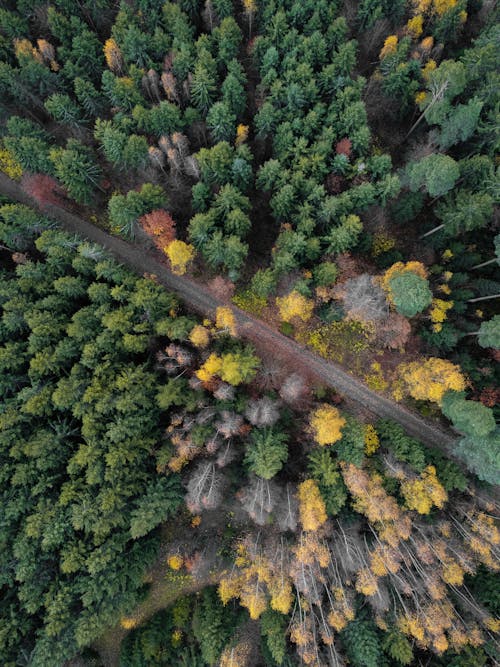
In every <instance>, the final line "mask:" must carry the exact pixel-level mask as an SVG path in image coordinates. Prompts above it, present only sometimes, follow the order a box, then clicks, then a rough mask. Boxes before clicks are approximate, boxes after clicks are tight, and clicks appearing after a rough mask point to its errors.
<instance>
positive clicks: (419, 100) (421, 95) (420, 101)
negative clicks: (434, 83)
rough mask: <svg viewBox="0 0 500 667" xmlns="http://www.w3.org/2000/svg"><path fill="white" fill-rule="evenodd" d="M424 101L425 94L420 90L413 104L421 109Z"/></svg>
mask: <svg viewBox="0 0 500 667" xmlns="http://www.w3.org/2000/svg"><path fill="white" fill-rule="evenodd" d="M426 99H427V93H426V92H425V90H420V91H419V92H418V93H417V94H416V95H415V104H416V105H417V106H419V107H422V105H423V104H425V101H426Z"/></svg>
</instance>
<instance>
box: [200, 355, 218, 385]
mask: <svg viewBox="0 0 500 667" xmlns="http://www.w3.org/2000/svg"><path fill="white" fill-rule="evenodd" d="M221 370H222V358H221V357H219V356H218V355H217V354H215V352H212V354H211V355H210V356H209V357H208V359H207V360H206V361H205V363H204V364H203V365H202V366H201V367H200V368H199V369H198V370H197V371H196V373H195V375H196V377H197V378H198V379H199V380H201V381H202V382H209V381H210V380H211V379H212V378H213V376H214V375H218V374H219V373H220V372H221Z"/></svg>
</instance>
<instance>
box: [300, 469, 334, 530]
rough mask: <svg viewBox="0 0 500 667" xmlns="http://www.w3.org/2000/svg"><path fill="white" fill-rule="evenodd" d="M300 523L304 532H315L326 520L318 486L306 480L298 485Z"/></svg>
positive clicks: (310, 480)
mask: <svg viewBox="0 0 500 667" xmlns="http://www.w3.org/2000/svg"><path fill="white" fill-rule="evenodd" d="M298 498H299V512H300V522H301V524H302V527H303V529H304V530H317V529H318V528H319V527H320V526H322V525H323V524H324V523H325V521H326V520H327V514H326V508H325V503H324V500H323V498H322V497H321V493H320V491H319V488H318V485H317V484H316V482H315V481H314V480H312V479H306V481H305V482H302V484H300V485H299V489H298Z"/></svg>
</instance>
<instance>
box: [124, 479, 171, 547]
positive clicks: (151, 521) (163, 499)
mask: <svg viewBox="0 0 500 667" xmlns="http://www.w3.org/2000/svg"><path fill="white" fill-rule="evenodd" d="M180 502H181V486H180V484H179V481H178V479H177V478H175V477H161V478H160V479H157V480H155V482H154V483H153V484H151V485H150V486H149V487H148V488H147V489H146V491H145V493H144V494H143V495H142V496H141V497H140V499H139V500H138V501H137V503H136V506H135V508H134V509H133V510H132V512H131V516H130V534H131V536H132V538H133V539H134V540H136V539H138V538H139V537H144V535H147V534H148V533H149V532H151V530H153V528H156V526H158V525H159V524H160V523H163V522H164V521H166V519H167V518H168V517H169V516H171V515H172V514H174V513H175V511H176V510H177V508H178V507H179V505H180Z"/></svg>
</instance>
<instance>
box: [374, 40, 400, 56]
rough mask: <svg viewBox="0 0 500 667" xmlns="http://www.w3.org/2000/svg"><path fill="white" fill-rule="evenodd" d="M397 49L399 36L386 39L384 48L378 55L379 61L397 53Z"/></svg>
mask: <svg viewBox="0 0 500 667" xmlns="http://www.w3.org/2000/svg"><path fill="white" fill-rule="evenodd" d="M397 47H398V38H397V35H389V37H387V38H386V40H385V42H384V46H383V47H382V49H381V50H380V53H379V54H378V57H379V59H380V60H383V59H384V58H386V57H387V56H388V55H390V54H392V53H396V49H397Z"/></svg>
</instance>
